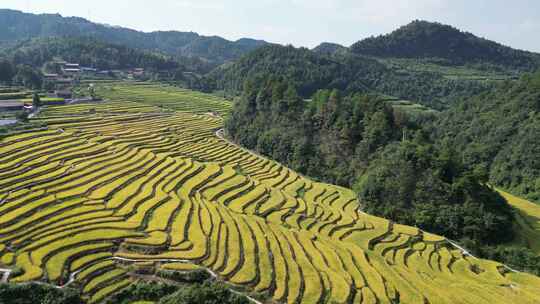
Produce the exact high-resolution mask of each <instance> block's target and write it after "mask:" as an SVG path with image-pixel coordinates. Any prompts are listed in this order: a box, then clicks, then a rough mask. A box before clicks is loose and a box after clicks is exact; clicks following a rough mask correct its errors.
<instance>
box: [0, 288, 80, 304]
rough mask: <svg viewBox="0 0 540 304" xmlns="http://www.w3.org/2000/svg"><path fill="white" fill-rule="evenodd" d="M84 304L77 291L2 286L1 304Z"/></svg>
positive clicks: (0, 293) (0, 290)
mask: <svg viewBox="0 0 540 304" xmlns="http://www.w3.org/2000/svg"><path fill="white" fill-rule="evenodd" d="M36 303H40V304H83V303H84V302H83V300H82V299H81V297H80V294H79V292H78V291H77V290H75V289H69V288H64V289H58V288H54V287H52V286H48V285H42V284H24V285H21V284H0V304H36Z"/></svg>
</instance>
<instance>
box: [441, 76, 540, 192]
mask: <svg viewBox="0 0 540 304" xmlns="http://www.w3.org/2000/svg"><path fill="white" fill-rule="evenodd" d="M436 130H437V132H438V133H439V137H441V138H443V139H445V140H447V141H449V142H450V143H451V144H452V145H453V146H455V147H456V150H457V151H460V152H461V155H462V158H463V161H464V162H465V163H466V164H467V165H469V166H471V167H475V168H476V169H477V170H479V171H482V172H484V174H486V175H488V176H489V180H490V181H491V182H492V183H494V184H496V185H498V186H500V187H503V188H505V189H509V190H511V191H512V192H514V193H517V194H521V195H523V196H525V197H527V198H529V199H530V200H535V201H537V202H540V72H537V73H536V74H533V75H525V76H523V78H522V79H521V80H520V81H518V82H508V83H505V84H504V85H502V86H500V87H499V88H497V89H496V90H493V91H489V92H485V93H483V94H480V95H478V96H475V97H474V98H469V99H464V100H462V101H461V102H459V103H458V104H457V105H455V106H454V107H452V108H451V109H449V110H448V111H446V112H445V113H444V115H442V116H441V119H440V121H439V122H438V123H437V125H436Z"/></svg>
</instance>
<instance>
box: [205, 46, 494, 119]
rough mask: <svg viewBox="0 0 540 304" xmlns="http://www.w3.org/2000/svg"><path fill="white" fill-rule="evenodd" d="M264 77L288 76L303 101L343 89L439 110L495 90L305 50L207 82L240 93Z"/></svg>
mask: <svg viewBox="0 0 540 304" xmlns="http://www.w3.org/2000/svg"><path fill="white" fill-rule="evenodd" d="M262 74H274V75H279V76H282V77H286V78H287V79H288V80H289V81H291V83H293V84H294V85H295V86H296V88H297V90H298V92H299V93H300V95H302V96H303V97H305V98H310V97H311V95H312V94H313V93H315V92H316V91H317V90H318V89H339V90H342V91H345V92H346V93H352V92H363V93H368V92H369V93H380V94H387V95H391V96H395V97H398V98H401V99H409V100H414V101H417V102H418V103H422V104H424V105H427V106H430V107H433V108H436V109H443V108H445V107H447V106H448V104H450V103H451V102H452V100H453V99H455V98H456V97H460V96H469V95H472V94H475V93H478V92H480V91H482V90H483V89H485V88H486V87H490V86H491V83H489V82H479V81H468V80H461V79H448V78H445V77H444V76H443V75H441V74H439V73H434V72H424V71H422V72H415V71H405V72H403V71H395V70H393V69H391V68H389V67H387V65H386V64H384V63H381V62H379V61H377V60H375V59H373V58H367V57H364V56H360V55H356V54H352V53H349V52H344V53H341V52H337V53H335V54H333V55H327V54H324V53H321V52H313V51H310V50H308V49H306V48H294V47H292V46H280V45H269V46H264V47H261V48H259V49H257V50H255V51H253V52H251V53H249V54H247V55H245V56H243V57H242V58H240V59H239V60H238V61H236V62H234V63H232V64H229V65H225V66H222V67H219V68H218V69H216V70H214V71H213V72H212V73H210V74H209V75H208V77H207V80H208V89H210V90H212V89H219V90H225V91H228V92H231V93H238V92H240V91H241V90H242V88H243V84H244V82H245V81H246V80H247V79H253V78H255V77H257V76H258V75H262Z"/></svg>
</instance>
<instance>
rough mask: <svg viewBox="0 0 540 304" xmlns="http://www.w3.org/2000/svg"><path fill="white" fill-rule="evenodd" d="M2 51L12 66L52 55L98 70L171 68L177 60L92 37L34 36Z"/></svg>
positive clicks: (34, 62) (46, 59) (36, 63)
mask: <svg viewBox="0 0 540 304" xmlns="http://www.w3.org/2000/svg"><path fill="white" fill-rule="evenodd" d="M3 53H4V54H5V58H7V59H9V60H10V61H11V62H12V64H14V65H20V64H23V65H29V66H33V67H41V66H42V65H43V64H45V63H47V62H49V61H52V60H53V59H55V58H61V59H63V60H66V61H68V62H77V63H80V64H81V65H82V66H87V67H93V68H97V69H102V70H108V69H126V68H134V67H142V68H147V69H153V70H172V69H176V68H178V67H179V63H178V62H177V61H176V60H174V59H173V58H172V57H170V56H167V55H162V54H159V53H156V52H149V51H141V50H136V49H133V48H129V47H126V46H123V45H118V44H111V43H105V42H101V41H98V40H96V39H92V38H76V37H70V38H63V37H52V38H36V39H31V40H27V41H23V42H20V43H18V44H17V45H16V46H13V47H11V48H8V49H5V50H4V51H3Z"/></svg>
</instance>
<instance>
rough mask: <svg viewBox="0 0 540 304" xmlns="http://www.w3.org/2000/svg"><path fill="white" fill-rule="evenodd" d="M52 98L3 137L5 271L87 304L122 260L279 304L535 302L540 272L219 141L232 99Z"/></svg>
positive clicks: (157, 89) (113, 88) (117, 277)
mask: <svg viewBox="0 0 540 304" xmlns="http://www.w3.org/2000/svg"><path fill="white" fill-rule="evenodd" d="M99 92H100V94H102V95H104V96H105V97H106V98H107V99H108V101H107V102H103V103H99V104H78V105H69V106H59V107H49V108H47V109H45V110H44V111H43V112H42V114H41V115H40V118H38V119H39V120H41V121H44V122H47V124H48V128H47V129H44V130H35V131H32V132H27V133H22V134H17V135H12V136H10V137H8V138H5V139H3V140H2V141H1V142H0V159H1V162H0V268H7V267H9V268H15V267H19V268H21V269H22V270H23V273H22V274H21V275H18V276H10V277H9V280H10V281H11V282H28V281H42V282H48V283H50V284H54V285H58V286H62V285H65V284H73V283H78V284H79V285H75V286H80V288H81V290H82V292H83V293H84V295H85V297H86V298H87V299H88V301H89V302H91V303H96V302H100V301H102V300H103V299H104V298H106V297H107V296H108V295H111V294H112V293H115V292H117V291H118V290H120V289H122V288H124V287H126V286H128V285H129V284H130V282H131V281H132V280H133V273H132V272H131V271H132V270H131V269H132V268H130V267H126V265H130V264H141V263H142V264H144V265H147V266H148V265H150V266H152V267H156V268H158V267H159V268H162V269H173V270H174V269H176V270H181V271H190V270H194V269H206V270H208V271H209V272H211V273H212V274H214V275H216V276H217V278H218V279H220V280H223V281H226V282H228V283H230V284H232V285H233V286H235V285H237V286H239V287H243V288H244V289H246V290H250V291H253V292H257V293H259V294H266V295H267V296H268V298H269V301H276V302H282V303H433V304H435V303H437V304H439V303H489V304H495V303H540V279H539V278H537V277H534V276H532V275H528V274H523V273H517V272H512V271H510V270H508V269H507V268H505V267H504V266H503V265H501V264H498V263H495V262H491V261H486V260H479V259H476V258H474V257H471V256H468V255H466V254H464V253H463V252H462V251H461V250H459V249H457V248H455V247H454V246H452V245H451V244H450V243H448V242H447V241H446V240H445V239H443V238H441V237H439V236H436V235H432V234H429V233H426V232H423V231H420V230H418V229H416V228H414V227H407V226H402V225H397V224H393V223H391V222H389V221H387V220H385V219H382V218H377V217H373V216H370V215H367V214H365V213H362V212H360V211H359V210H358V208H357V206H358V202H357V199H356V196H355V194H354V193H353V192H352V191H350V190H348V189H344V188H340V187H336V186H332V185H327V184H322V183H317V182H314V181H311V180H309V179H308V178H305V177H303V176H300V175H299V174H297V173H296V172H294V171H292V170H289V169H288V168H286V167H284V166H282V165H280V164H278V163H276V162H274V161H271V160H269V159H265V158H262V157H259V156H257V155H255V154H252V153H250V152H249V151H246V150H244V149H242V148H240V147H237V146H235V145H233V144H231V143H229V142H227V141H226V140H223V139H221V138H220V137H218V136H216V133H217V131H218V130H220V129H221V127H222V125H223V120H222V118H221V117H219V116H217V115H214V114H212V115H210V114H208V112H217V113H221V114H222V115H227V113H228V111H229V110H230V108H231V104H230V103H228V102H227V101H224V100H220V99H218V98H216V97H213V96H208V95H204V94H201V93H195V92H190V91H185V90H178V89H174V88H172V87H162V86H157V85H148V84H145V85H128V84H110V85H109V87H104V88H100V89H99Z"/></svg>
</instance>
